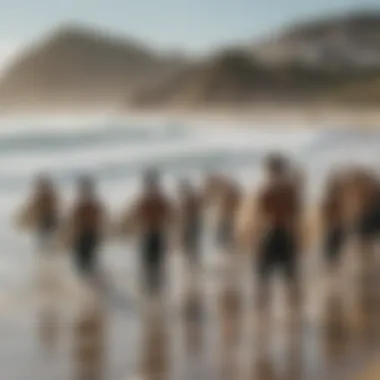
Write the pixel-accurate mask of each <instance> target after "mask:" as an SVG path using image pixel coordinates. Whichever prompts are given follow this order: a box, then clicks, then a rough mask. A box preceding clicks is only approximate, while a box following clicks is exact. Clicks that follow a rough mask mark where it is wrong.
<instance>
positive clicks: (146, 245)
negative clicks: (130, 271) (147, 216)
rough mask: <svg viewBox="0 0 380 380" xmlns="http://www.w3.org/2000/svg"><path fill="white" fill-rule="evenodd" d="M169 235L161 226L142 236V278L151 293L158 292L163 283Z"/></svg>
mask: <svg viewBox="0 0 380 380" xmlns="http://www.w3.org/2000/svg"><path fill="white" fill-rule="evenodd" d="M166 248H167V237H166V234H165V232H164V231H162V230H160V229H159V228H156V229H152V230H150V231H146V232H144V233H143V235H142V236H141V243H140V249H141V254H142V255H141V256H142V269H143V273H142V279H143V285H144V287H146V288H147V290H148V291H149V292H150V293H155V292H158V291H159V290H160V289H161V287H162V284H163V277H164V262H165V252H166Z"/></svg>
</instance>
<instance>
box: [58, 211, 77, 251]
mask: <svg viewBox="0 0 380 380" xmlns="http://www.w3.org/2000/svg"><path fill="white" fill-rule="evenodd" d="M78 213H79V210H78V207H77V206H74V207H73V209H72V210H70V211H69V213H68V214H67V215H66V217H64V218H63V219H62V221H61V223H60V225H59V229H58V233H57V243H56V245H57V248H58V249H64V250H66V249H68V248H69V247H70V246H71V244H72V243H73V241H74V238H75V234H76V231H77V226H78V223H77V220H78Z"/></svg>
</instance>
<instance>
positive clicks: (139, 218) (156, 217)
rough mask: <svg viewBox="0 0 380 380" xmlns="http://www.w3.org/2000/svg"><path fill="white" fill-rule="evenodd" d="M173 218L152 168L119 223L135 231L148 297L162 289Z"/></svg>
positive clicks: (170, 206)
mask: <svg viewBox="0 0 380 380" xmlns="http://www.w3.org/2000/svg"><path fill="white" fill-rule="evenodd" d="M173 218H174V212H173V207H172V204H171V202H170V201H169V200H168V199H167V197H166V195H165V194H164V191H163V189H162V187H161V184H160V178H159V173H158V172H157V171H156V170H154V169H149V170H147V171H146V172H145V173H144V177H143V192H142V194H141V195H140V196H139V197H138V199H137V200H136V202H135V204H134V205H133V207H132V211H131V212H128V213H127V214H126V215H125V216H124V217H123V222H122V223H123V224H124V226H125V225H127V226H128V225H133V229H136V230H137V234H138V236H139V241H140V254H141V259H142V279H143V287H144V289H145V290H147V291H148V292H149V294H156V293H157V292H160V291H161V288H162V286H163V280H164V276H165V274H164V265H165V258H166V256H167V250H168V240H169V239H168V232H169V227H170V225H171V224H172V222H173Z"/></svg>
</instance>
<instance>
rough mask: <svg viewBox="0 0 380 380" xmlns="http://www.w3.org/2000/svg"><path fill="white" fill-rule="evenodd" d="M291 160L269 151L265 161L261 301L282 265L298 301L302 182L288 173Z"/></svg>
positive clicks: (260, 216)
mask: <svg viewBox="0 0 380 380" xmlns="http://www.w3.org/2000/svg"><path fill="white" fill-rule="evenodd" d="M289 169H290V168H289V163H288V161H287V160H286V159H285V158H284V157H282V156H281V155H277V154H274V155H270V156H269V157H268V158H267V160H266V162H265V170H266V172H267V175H268V180H267V183H266V185H265V186H264V188H263V189H262V190H261V192H260V193H259V196H258V210H257V212H258V214H257V215H256V217H257V218H258V220H259V221H260V223H261V226H260V236H261V238H260V245H259V252H258V260H257V269H258V277H259V303H260V305H264V304H266V301H267V299H268V294H267V293H268V280H269V278H270V276H271V275H272V273H273V272H274V271H275V270H276V269H279V270H281V271H282V272H283V274H284V275H285V278H286V280H287V285H288V291H289V296H290V298H291V299H292V300H293V301H295V302H297V301H298V299H299V289H298V268H297V264H298V250H299V242H300V219H299V218H300V214H301V212H300V211H301V210H300V206H301V203H300V195H301V194H300V193H301V192H300V190H299V188H298V186H299V185H300V183H299V182H297V181H294V177H293V176H291V175H289V174H290V170H289Z"/></svg>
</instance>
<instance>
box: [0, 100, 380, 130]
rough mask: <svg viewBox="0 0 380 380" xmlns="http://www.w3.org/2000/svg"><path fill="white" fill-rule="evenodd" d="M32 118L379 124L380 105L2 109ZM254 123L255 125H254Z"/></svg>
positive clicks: (4, 116) (0, 116) (12, 117)
mask: <svg viewBox="0 0 380 380" xmlns="http://www.w3.org/2000/svg"><path fill="white" fill-rule="evenodd" d="M25 119H30V120H31V121H34V120H46V121H49V119H51V120H55V121H58V120H59V119H63V120H62V121H65V119H67V120H68V121H69V120H70V121H75V120H77V119H78V120H80V119H82V120H84V121H91V120H93V121H99V120H102V119H103V120H105V121H109V120H116V121H122V120H126V121H129V122H133V121H136V122H138V123H146V122H148V123H149V122H154V123H157V122H161V123H162V122H164V123H181V124H190V125H191V126H204V125H207V127H212V126H220V125H222V126H230V127H239V126H245V127H249V128H257V127H259V126H260V124H264V125H263V127H266V128H267V127H271V126H273V127H281V128H283V127H286V128H294V127H302V128H305V127H306V128H343V129H346V128H358V129H367V128H368V129H376V130H377V129H378V128H380V109H379V108H375V107H370V108H369V107H361V108H357V107H353V108H346V107H345V108H342V107H331V106H308V107H299V106H298V107H297V106H273V105H262V106H255V107H242V108H228V109H227V108H220V109H217V108H213V109H211V108H209V109H179V108H177V109H173V108H172V109H147V110H144V111H143V110H137V109H124V110H120V109H116V108H114V109H109V108H108V109H107V108H105V109H104V110H102V111H99V108H98V109H85V108H83V109H75V108H66V109H63V108H62V109H56V110H53V109H36V108H35V109H33V110H27V109H21V108H20V109H19V111H17V110H14V111H12V112H10V111H9V112H0V122H6V121H10V122H12V121H17V120H25ZM253 124H254V125H253Z"/></svg>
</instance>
